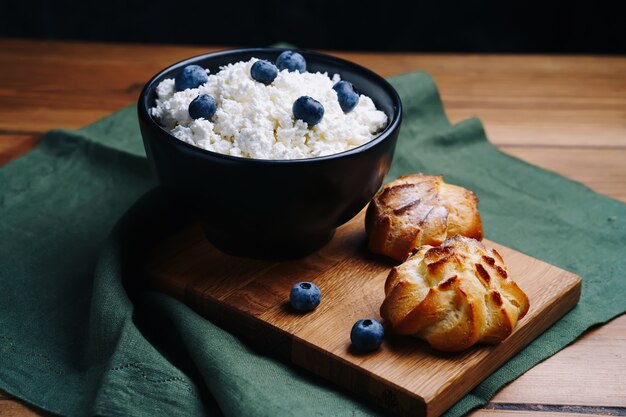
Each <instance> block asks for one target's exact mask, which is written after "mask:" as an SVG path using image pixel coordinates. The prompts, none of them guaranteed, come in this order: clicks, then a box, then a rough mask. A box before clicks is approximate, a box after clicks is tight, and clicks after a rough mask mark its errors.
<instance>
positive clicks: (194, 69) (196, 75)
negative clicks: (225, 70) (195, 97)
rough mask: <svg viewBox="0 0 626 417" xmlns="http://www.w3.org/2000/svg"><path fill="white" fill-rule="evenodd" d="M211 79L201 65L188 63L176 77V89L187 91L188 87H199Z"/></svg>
mask: <svg viewBox="0 0 626 417" xmlns="http://www.w3.org/2000/svg"><path fill="white" fill-rule="evenodd" d="M208 80H209V76H208V75H207V73H206V71H205V70H204V68H202V67H201V66H199V65H187V66H186V67H185V68H183V70H182V71H181V72H179V73H178V75H176V78H175V79H174V88H175V89H176V91H185V90H186V89H188V88H198V87H200V86H201V85H202V84H204V83H206V82H207V81H208Z"/></svg>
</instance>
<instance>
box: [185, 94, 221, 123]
mask: <svg viewBox="0 0 626 417" xmlns="http://www.w3.org/2000/svg"><path fill="white" fill-rule="evenodd" d="M216 111H217V105H216V104H215V99H214V98H213V97H212V96H210V95H208V94H200V95H199V96H198V97H196V98H194V99H193V100H192V101H191V103H189V116H191V118H192V119H201V118H202V119H207V120H209V119H210V118H211V117H213V115H214V114H215V112H216Z"/></svg>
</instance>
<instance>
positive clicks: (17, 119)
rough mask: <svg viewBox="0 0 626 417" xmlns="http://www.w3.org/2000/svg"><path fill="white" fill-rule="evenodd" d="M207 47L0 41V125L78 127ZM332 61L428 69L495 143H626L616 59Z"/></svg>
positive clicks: (624, 89)
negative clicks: (477, 118) (160, 71)
mask: <svg viewBox="0 0 626 417" xmlns="http://www.w3.org/2000/svg"><path fill="white" fill-rule="evenodd" d="M215 49H220V48H215V47H211V48H209V47H178V46H161V45H115V44H97V43H79V42H72V43H69V42H55V41H49V42H41V41H15V40H1V41H0V68H2V69H1V71H2V74H1V75H2V77H3V87H2V88H0V111H2V113H3V114H4V115H3V117H2V118H0V129H6V130H36V131H39V132H44V131H46V130H49V129H51V128H53V127H65V128H78V127H82V126H84V125H85V124H88V123H90V122H92V121H93V120H95V119H97V118H99V117H102V116H104V115H106V114H108V113H110V112H111V111H113V110H115V109H117V108H119V107H122V106H124V105H127V104H130V103H132V102H134V101H135V99H136V97H137V95H138V93H139V90H140V88H141V86H142V85H143V83H144V82H145V81H146V80H147V79H148V78H149V77H150V76H152V75H153V74H154V73H156V72H157V71H158V70H159V69H161V68H163V67H165V66H167V65H169V64H171V63H173V62H175V61H178V60H180V59H183V58H185V57H188V56H192V55H197V54H200V53H205V52H208V51H212V50H215ZM336 55H338V56H341V57H344V58H347V59H350V60H353V61H355V62H357V63H360V64H362V65H365V66H367V67H369V68H372V69H373V70H374V71H376V72H378V73H380V74H382V75H384V76H390V75H395V74H399V73H403V72H408V71H415V70H420V69H421V70H425V71H427V72H429V73H431V74H432V75H433V76H434V78H435V80H436V81H437V83H438V85H439V88H440V90H441V92H442V96H443V99H444V103H445V106H446V110H447V112H448V114H449V116H450V118H451V119H452V120H453V121H454V122H457V121H460V120H463V119H466V118H467V117H471V116H480V118H481V119H482V120H483V122H484V123H485V125H486V128H487V132H488V134H489V136H490V138H491V140H492V141H493V142H494V143H496V144H519V143H523V144H541V145H545V144H553V145H554V144H558V145H562V146H567V145H577V146H590V145H594V146H622V147H626V125H625V124H624V120H626V110H624V109H626V77H624V76H623V74H624V73H626V58H623V57H591V56H558V57H545V56H513V55H438V54H368V53H341V52H338V53H336ZM68 79H71V80H72V82H71V83H68V82H67V80H68ZM599 132H601V134H599Z"/></svg>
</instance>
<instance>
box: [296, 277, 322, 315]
mask: <svg viewBox="0 0 626 417" xmlns="http://www.w3.org/2000/svg"><path fill="white" fill-rule="evenodd" d="M321 300H322V292H321V291H320V289H319V288H318V286H317V285H315V284H313V283H312V282H298V283H297V284H296V285H294V286H293V287H291V292H290V293H289V304H291V306H292V307H293V308H294V309H295V310H297V311H310V310H313V309H314V308H315V307H317V306H318V305H319V303H320V301H321Z"/></svg>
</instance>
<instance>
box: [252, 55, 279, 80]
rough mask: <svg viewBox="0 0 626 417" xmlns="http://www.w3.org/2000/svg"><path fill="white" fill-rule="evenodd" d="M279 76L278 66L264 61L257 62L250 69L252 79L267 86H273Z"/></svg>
mask: <svg viewBox="0 0 626 417" xmlns="http://www.w3.org/2000/svg"><path fill="white" fill-rule="evenodd" d="M277 75H278V68H276V65H274V64H272V63H271V62H269V61H266V60H264V59H262V60H259V61H257V62H255V63H254V64H252V67H251V68H250V76H251V77H252V79H253V80H255V81H258V82H260V83H262V84H265V85H269V84H271V83H272V81H274V79H275V78H276V76H277Z"/></svg>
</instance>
